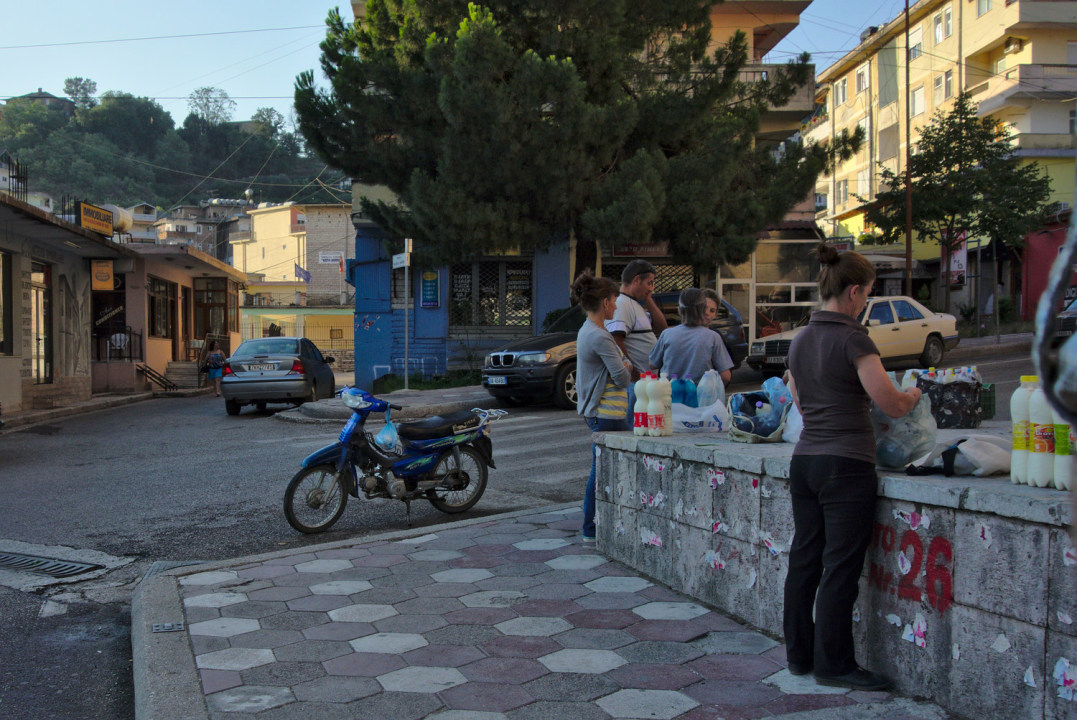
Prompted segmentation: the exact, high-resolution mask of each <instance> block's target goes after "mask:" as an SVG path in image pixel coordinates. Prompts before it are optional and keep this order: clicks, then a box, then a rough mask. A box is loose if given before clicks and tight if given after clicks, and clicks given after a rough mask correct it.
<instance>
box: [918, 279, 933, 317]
mask: <svg viewBox="0 0 1077 720" xmlns="http://www.w3.org/2000/svg"><path fill="white" fill-rule="evenodd" d="M916 299H917V300H919V301H920V304H921V305H923V306H924V307H926V308H927V309H928V310H930V311H931V312H935V305H934V302H933V299H932V297H931V288H929V287H928V286H927V285H921V286H920V289H919V290H918V291H917V292H916Z"/></svg>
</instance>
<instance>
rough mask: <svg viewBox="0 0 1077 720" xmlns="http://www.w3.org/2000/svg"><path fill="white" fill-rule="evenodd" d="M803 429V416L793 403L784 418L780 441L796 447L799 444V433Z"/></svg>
mask: <svg viewBox="0 0 1077 720" xmlns="http://www.w3.org/2000/svg"><path fill="white" fill-rule="evenodd" d="M803 429H804V416H803V415H801V414H800V408H798V407H797V406H796V404H795V403H794V405H793V407H791V408H789V414H788V415H786V416H785V429H784V430H782V441H783V442H787V443H792V444H793V445H796V444H797V443H798V442H800V431H801V430H803Z"/></svg>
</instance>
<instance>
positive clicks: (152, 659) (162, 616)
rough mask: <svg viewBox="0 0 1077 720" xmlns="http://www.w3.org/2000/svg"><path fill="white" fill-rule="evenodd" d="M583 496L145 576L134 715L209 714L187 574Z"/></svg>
mask: <svg viewBox="0 0 1077 720" xmlns="http://www.w3.org/2000/svg"><path fill="white" fill-rule="evenodd" d="M578 507H579V502H578V501H577V502H570V503H561V504H559V505H549V506H546V507H533V508H528V509H526V510H513V511H512V512H507V513H498V514H496V515H485V516H483V517H477V518H470V519H468V520H461V521H456V522H451V523H442V524H441V525H433V526H429V525H428V526H426V527H422V528H407V529H405V530H390V531H386V532H382V533H378V534H375V535H363V536H359V537H353V538H349V539H346V540H335V541H333V542H327V543H324V544H320V545H305V546H303V547H296V548H289V549H288V550H278V551H276V552H270V553H263V554H261V555H249V556H246V557H241V558H232V559H229V560H218V561H214V562H208V563H203V564H199V565H183V566H180V567H176V568H172V569H170V570H164V571H162V572H159V573H154V574H149V573H147V575H145V576H143V578H142V580H141V581H140V582H139V584H138V587H136V588H135V592H134V594H133V596H132V598H131V658H132V665H133V668H132V670H133V672H132V675H133V677H134V686H135V720H178V719H179V720H209V718H210V714H209V708H208V707H207V706H206V697H205V694H204V693H203V692H202V679H201V675H200V674H199V672H198V668H197V667H196V666H195V661H194V653H193V652H192V650H191V646H190V636H189V634H188V630H187V626H186V615H185V614H184V612H183V603H182V600H181V599H180V592H179V581H180V578H181V577H183V576H186V575H194V574H196V573H203V572H209V571H211V570H223V569H226V568H231V567H234V566H236V565H244V564H247V563H255V562H264V561H266V560H271V559H274V558H279V557H288V556H290V555H305V554H307V553H312V552H321V551H324V550H334V549H337V548H342V547H352V546H354V545H358V544H365V543H370V542H380V541H386V542H388V541H393V540H403V539H406V538H412V537H421V536H423V535H430V534H433V533H436V532H437V531H438V528H440V527H443V526H448V527H451V528H452V529H457V528H461V527H468V526H471V525H483V524H487V523H492V522H500V521H503V520H508V519H511V518H514V517H519V516H522V515H536V514H541V513H544V512H557V511H560V510H567V509H569V508H573V509H575V508H578ZM176 622H183V623H184V628H183V630H182V631H175V632H156V633H155V632H153V630H152V628H153V625H154V624H159V623H176Z"/></svg>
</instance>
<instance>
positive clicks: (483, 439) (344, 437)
mask: <svg viewBox="0 0 1077 720" xmlns="http://www.w3.org/2000/svg"><path fill="white" fill-rule="evenodd" d="M340 396H341V399H342V400H343V401H344V404H345V405H347V406H348V407H349V408H351V410H352V415H351V418H350V419H349V420H348V424H347V425H345V426H344V429H343V430H342V431H341V433H340V437H339V439H338V441H337V442H335V443H333V444H332V445H327V446H326V447H324V448H322V449H321V450H318V451H317V452H315V453H312V454H311V455H309V456H307V457H306V459H304V460H303V469H302V470H300V471H299V472H298V473H296V475H295V477H293V478H292V480H291V482H289V483H288V489H287V490H285V492H284V516H285V517H286V518H288V523H289V524H290V525H291V526H292V527H293V528H295V529H296V530H298V531H299V532H303V533H320V532H325V531H326V530H328V529H329V528H330V527H332V526H333V523H335V522H336V521H337V520H339V519H340V516H341V515H342V514H343V513H344V507H345V506H346V505H347V503H348V496H349V495H352V496H354V497H356V498H358V497H359V493H360V492H362V493H363V494H364V495H365V496H366V498H367V499H368V500H372V499H375V498H386V499H395V500H402V501H403V502H404V504H405V505H406V506H407V512H408V517H409V520H410V517H411V501H412V500H416V499H425V500H429V501H430V504H431V505H433V506H434V507H435V508H437V509H438V510H440V511H441V512H444V513H462V512H464V511H466V510H468V509H470V508H471V507H472V506H474V505H475V503H477V502H478V501H479V498H480V497H482V493H483V491H485V490H486V476H487V470H486V468H487V467H491V468H493V467H494V460H493V446H492V445H491V443H490V422H491V421H493V420H496V419H498V418H500V417H503V416H504V415H506V414H507V413H506V412H505V411H504V410H480V409H475V410H460V411H458V412H453V413H448V414H446V415H435V416H434V417H431V418H426V419H425V420H418V421H415V422H407V423H401V424H400V425H395V424H394V423H393V422H392V418H391V417H390V416H391V413H392V411H393V410H400V409H401V408H400V406H399V405H393V404H391V403H388V402H386V401H384V400H379V399H378V398H376V397H374V396H373V395H371V394H370V393H368V392H366V391H365V390H360V389H359V388H344V389H343V390H342V391H341V393H340ZM372 412H379V413H385V423H386V426H385V428H384V429H383V430H382V432H379V433H378V434H377V436H373V435H371V433H369V432H368V431H367V430H366V427H365V426H366V420H367V416H369V415H370V413H372Z"/></svg>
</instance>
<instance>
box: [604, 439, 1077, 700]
mask: <svg viewBox="0 0 1077 720" xmlns="http://www.w3.org/2000/svg"><path fill="white" fill-rule="evenodd" d="M996 430H997V428H996ZM943 432H954V431H943ZM595 437H596V442H597V443H598V444H599V446H600V447H599V450H600V455H599V463H600V464H599V481H598V493H597V496H598V546H599V549H600V550H601V551H602V552H603V553H604V554H605V555H607V556H609V557H611V558H613V559H616V560H618V561H621V562H624V563H626V564H627V565H630V566H632V567H633V568H636V569H638V570H640V571H642V572H643V573H646V574H647V575H650V576H652V577H654V578H656V579H657V580H659V581H661V582H663V583H665V584H667V585H669V586H670V587H672V588H673V589H675V590H677V591H680V592H684V593H686V594H688V595H691V596H693V597H695V598H698V599H699V600H702V601H704V602H707V603H709V604H711V605H713V606H715V607H717V608H719V609H721V610H722V611H723V612H726V613H729V614H730V615H732V616H734V617H737V618H739V619H741V620H743V621H746V622H748V623H751V624H753V625H755V626H757V627H759V628H761V629H762V630H764V631H766V632H768V633H770V634H772V635H774V636H780V635H781V632H782V627H781V619H782V597H783V586H784V582H785V575H786V571H787V569H788V550H789V545H790V542H791V540H792V536H793V521H792V511H791V506H790V499H789V487H788V474H789V459H790V456H791V454H792V447H791V446H789V445H785V444H778V445H744V444H739V443H731V442H729V441H728V440H726V439H725V437H724V436H715V435H694V436H681V435H678V436H674V437H672V438H637V437H635V436H633V435H629V434H626V433H608V434H604V435H603V434H598V435H596V436H595ZM940 439H942V438H941V437H940ZM880 477H881V482H880V501H879V504H878V508H877V512H876V524H875V533H874V537H873V541H872V546H871V549H870V550H869V554H868V559H867V562H866V563H865V571H864V576H863V578H862V580H861V593H860V599H859V601H858V604H857V608H856V611H855V613H854V633H855V635H856V639H857V644H858V651H857V652H858V658H859V659H860V661H861V662H862V663H863V664H864V665H866V666H867V667H869V668H871V669H873V670H876V671H879V672H882V673H884V674H886V675H888V676H889V677H891V678H892V679H893V681H894V683H895V685H896V687H897V689H898V690H899V691H900V692H902V693H904V694H908V695H915V696H926V697H930V698H932V699H933V700H934V701H935V702H937V703H939V704H940V705H943V706H944V707H947V708H950V709H952V710H953V711H954V712H957V713H959V714H961V715H963V716H969V717H991V718H1003V717H1005V718H1049V719H1051V720H1054V719H1056V718H1068V717H1073V716H1074V714H1075V713H1077V705H1075V704H1074V696H1073V686H1070V685H1064V684H1065V683H1067V682H1069V678H1074V677H1077V668H1073V669H1072V670H1068V669H1067V668H1068V667H1069V663H1074V664H1077V628H1075V626H1074V625H1073V618H1074V617H1077V572H1075V570H1074V567H1073V566H1074V565H1075V564H1077V550H1075V548H1074V544H1073V541H1072V539H1071V538H1070V536H1069V531H1070V529H1071V526H1072V511H1071V508H1070V498H1069V495H1068V494H1066V493H1060V492H1058V491H1055V490H1045V489H1038V488H1030V487H1024V486H1015V485H1012V484H1010V482H1009V480H1008V478H1001V479H978V478H977V479H973V478H950V479H947V478H942V477H939V476H935V477H932V476H928V477H920V478H910V477H906V476H895V475H885V474H883V473H880ZM1063 676H1064V677H1063ZM1059 677H1061V679H1059Z"/></svg>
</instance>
